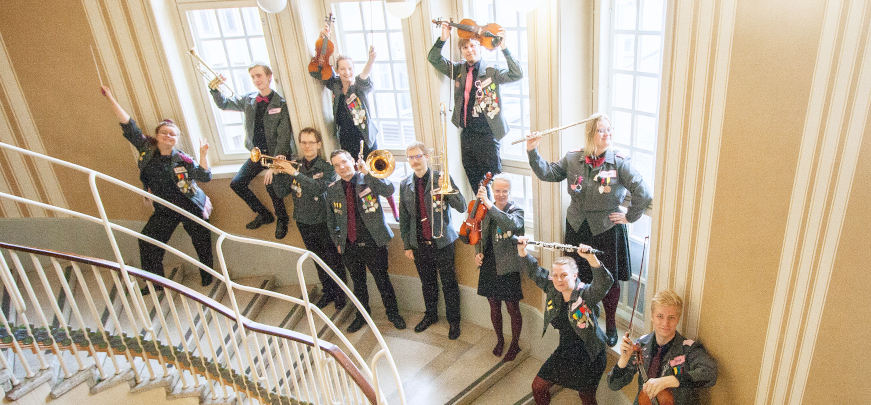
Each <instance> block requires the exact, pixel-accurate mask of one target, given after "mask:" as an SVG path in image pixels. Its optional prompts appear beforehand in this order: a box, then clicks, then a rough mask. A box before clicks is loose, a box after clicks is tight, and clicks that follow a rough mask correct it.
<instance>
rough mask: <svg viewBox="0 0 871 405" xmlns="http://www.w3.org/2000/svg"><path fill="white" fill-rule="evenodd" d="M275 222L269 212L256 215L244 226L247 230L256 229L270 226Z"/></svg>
mask: <svg viewBox="0 0 871 405" xmlns="http://www.w3.org/2000/svg"><path fill="white" fill-rule="evenodd" d="M273 222H275V216H274V215H272V213H271V212H269V211H267V212H261V213H259V214H257V216H256V217H255V218H254V220H253V221H251V222H249V223H248V225H245V227H246V228H248V229H257V228H260V227H261V226H263V225H266V224H271V223H273Z"/></svg>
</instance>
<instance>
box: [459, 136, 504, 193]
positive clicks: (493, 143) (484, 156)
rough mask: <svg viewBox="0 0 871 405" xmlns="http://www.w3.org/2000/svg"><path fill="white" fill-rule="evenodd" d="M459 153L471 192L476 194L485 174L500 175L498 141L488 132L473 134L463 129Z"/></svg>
mask: <svg viewBox="0 0 871 405" xmlns="http://www.w3.org/2000/svg"><path fill="white" fill-rule="evenodd" d="M460 151H461V153H462V158H463V169H464V170H465V171H466V178H467V179H469V184H470V185H471V186H472V190H473V191H475V192H476V193H477V192H478V184H479V183H480V182H481V180H483V179H484V176H486V175H487V172H490V173H493V175H496V174H497V173H502V158H500V157H499V141H497V140H496V139H494V138H493V134H492V133H490V132H474V131H471V130H469V129H465V128H464V129H463V132H462V133H461V134H460Z"/></svg>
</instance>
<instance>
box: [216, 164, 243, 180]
mask: <svg viewBox="0 0 871 405" xmlns="http://www.w3.org/2000/svg"><path fill="white" fill-rule="evenodd" d="M240 167H242V164H241V163H240V164H235V165H217V166H212V179H213V180H217V179H232V178H233V177H235V176H236V172H238V171H239V168H240Z"/></svg>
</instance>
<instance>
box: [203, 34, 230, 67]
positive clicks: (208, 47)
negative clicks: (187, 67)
mask: <svg viewBox="0 0 871 405" xmlns="http://www.w3.org/2000/svg"><path fill="white" fill-rule="evenodd" d="M197 52H198V53H199V54H200V57H201V58H203V60H204V61H206V63H208V64H209V66H211V67H212V69H215V70H217V69H218V68H224V67H227V53H226V52H225V51H224V43H223V42H222V41H221V40H217V41H203V42H202V46H200V47H199V50H198V51H197Z"/></svg>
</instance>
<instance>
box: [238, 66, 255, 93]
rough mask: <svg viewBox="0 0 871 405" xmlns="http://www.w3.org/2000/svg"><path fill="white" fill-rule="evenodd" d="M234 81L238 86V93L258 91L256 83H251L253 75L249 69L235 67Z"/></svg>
mask: <svg viewBox="0 0 871 405" xmlns="http://www.w3.org/2000/svg"><path fill="white" fill-rule="evenodd" d="M233 81H234V83H233V84H234V85H235V86H236V87H233V88H234V89H235V90H236V93H237V94H245V93H250V92H252V91H256V90H257V89H255V88H254V83H251V76H249V75H248V69H233Z"/></svg>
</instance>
